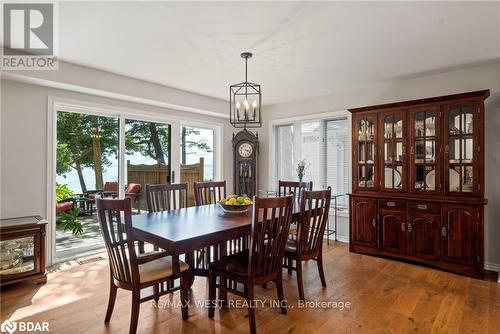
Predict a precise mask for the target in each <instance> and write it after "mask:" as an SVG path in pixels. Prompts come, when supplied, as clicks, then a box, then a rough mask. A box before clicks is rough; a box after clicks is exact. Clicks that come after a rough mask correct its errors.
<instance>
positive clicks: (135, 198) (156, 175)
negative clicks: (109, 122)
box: [125, 119, 171, 213]
mask: <svg viewBox="0 0 500 334" xmlns="http://www.w3.org/2000/svg"><path fill="white" fill-rule="evenodd" d="M170 138H171V127H170V125H169V124H164V123H158V122H146V121H141V120H132V119H127V120H125V197H127V198H130V199H131V201H132V212H133V213H141V212H147V204H146V196H145V194H146V184H159V183H169V182H170V181H171V162H170V156H171V155H170V147H171V145H170Z"/></svg>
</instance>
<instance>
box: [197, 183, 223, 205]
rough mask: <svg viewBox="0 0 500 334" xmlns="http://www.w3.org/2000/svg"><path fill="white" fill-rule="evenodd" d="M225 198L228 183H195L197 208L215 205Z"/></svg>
mask: <svg viewBox="0 0 500 334" xmlns="http://www.w3.org/2000/svg"><path fill="white" fill-rule="evenodd" d="M225 197H226V181H217V182H195V183H194V200H195V202H196V206H200V205H207V204H215V203H217V202H218V201H220V200H221V199H222V198H225Z"/></svg>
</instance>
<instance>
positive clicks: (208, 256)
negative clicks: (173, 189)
mask: <svg viewBox="0 0 500 334" xmlns="http://www.w3.org/2000/svg"><path fill="white" fill-rule="evenodd" d="M225 197H226V181H225V180H224V181H210V182H194V199H195V203H196V206H201V205H208V204H216V203H217V202H219V201H220V200H221V199H222V198H225ZM200 223H201V224H202V223H203V222H200ZM227 243H228V244H229V243H230V242H229V241H228V242H227ZM219 246H220V245H213V246H211V247H205V248H202V249H199V250H197V251H194V252H193V254H192V256H193V262H192V263H191V265H192V267H193V273H194V274H195V275H199V276H207V269H208V264H209V263H210V262H212V261H215V260H218V259H219V254H220V251H221V250H220V247H219ZM226 247H227V246H226Z"/></svg>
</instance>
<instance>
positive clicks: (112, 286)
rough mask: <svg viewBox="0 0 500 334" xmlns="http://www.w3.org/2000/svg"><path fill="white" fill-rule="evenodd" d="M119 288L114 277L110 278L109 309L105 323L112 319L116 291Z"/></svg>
mask: <svg viewBox="0 0 500 334" xmlns="http://www.w3.org/2000/svg"><path fill="white" fill-rule="evenodd" d="M117 290H118V288H117V287H116V285H115V284H114V283H113V278H110V285H109V300H108V309H107V311H106V317H105V318H104V322H105V323H106V322H109V320H110V319H111V315H112V314H113V309H114V307H115V301H116V291H117Z"/></svg>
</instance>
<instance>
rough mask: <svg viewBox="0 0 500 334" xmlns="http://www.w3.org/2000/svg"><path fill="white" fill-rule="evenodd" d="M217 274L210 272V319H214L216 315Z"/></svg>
mask: <svg viewBox="0 0 500 334" xmlns="http://www.w3.org/2000/svg"><path fill="white" fill-rule="evenodd" d="M215 279H216V276H215V273H214V271H213V270H209V271H208V317H209V318H210V319H213V317H214V315H215V305H214V304H213V303H214V302H215Z"/></svg>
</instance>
